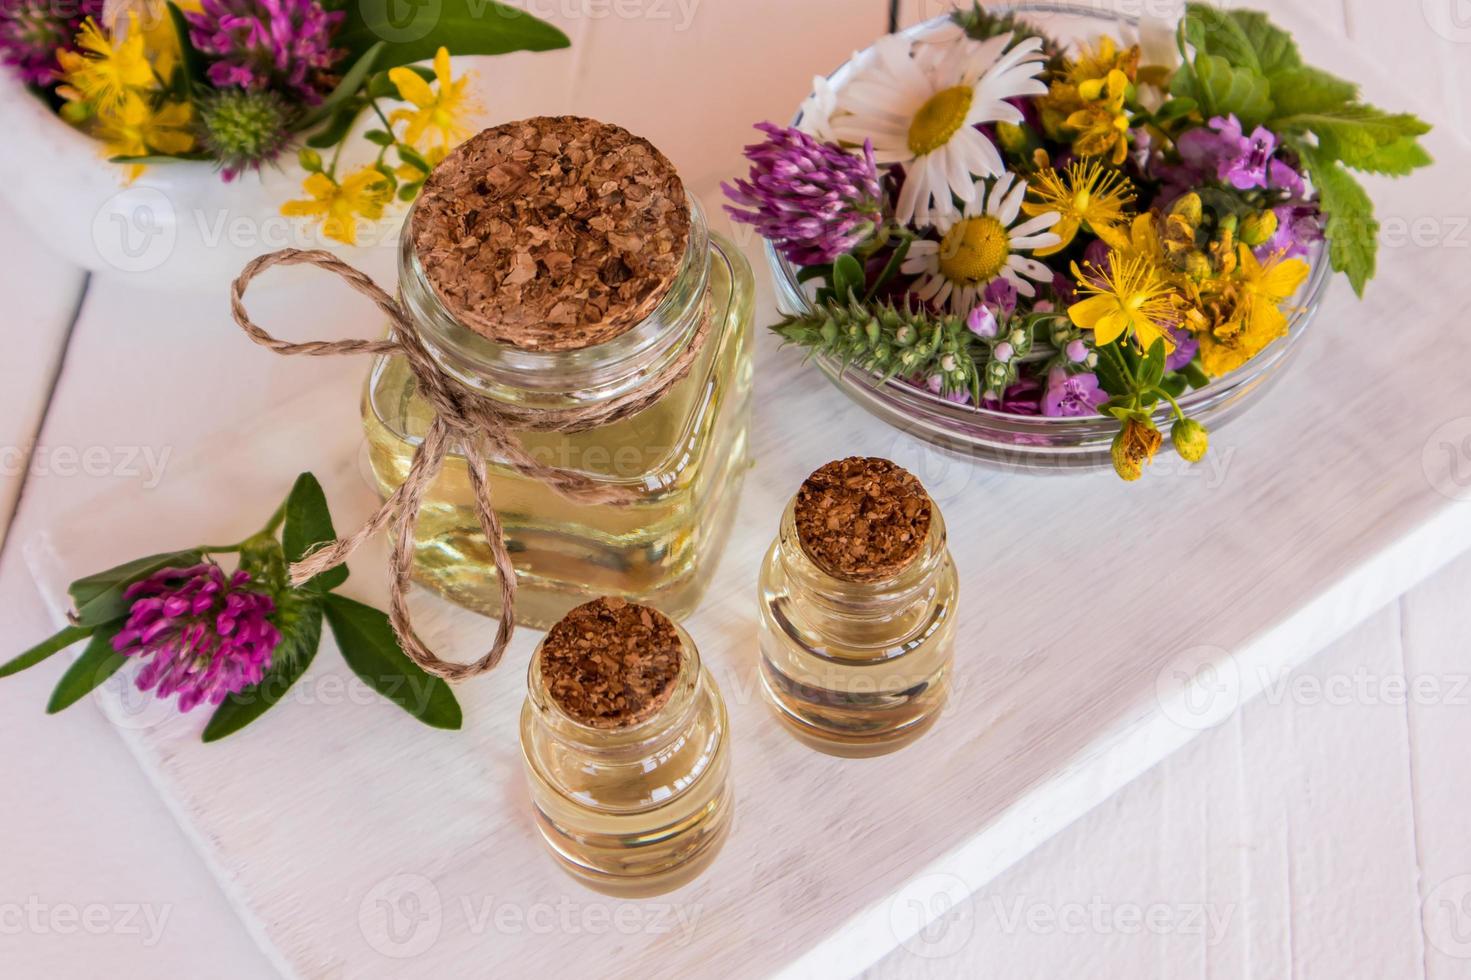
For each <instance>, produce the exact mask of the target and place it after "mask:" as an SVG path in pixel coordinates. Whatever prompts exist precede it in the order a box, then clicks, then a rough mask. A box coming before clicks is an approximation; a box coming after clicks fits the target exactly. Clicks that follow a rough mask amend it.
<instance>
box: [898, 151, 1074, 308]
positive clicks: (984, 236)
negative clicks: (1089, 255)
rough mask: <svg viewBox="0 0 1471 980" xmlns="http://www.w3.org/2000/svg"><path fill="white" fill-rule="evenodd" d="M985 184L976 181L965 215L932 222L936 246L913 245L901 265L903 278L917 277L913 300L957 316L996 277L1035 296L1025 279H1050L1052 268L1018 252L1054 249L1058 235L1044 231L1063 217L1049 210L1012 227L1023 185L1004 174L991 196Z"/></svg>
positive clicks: (924, 242) (1024, 189) (921, 242)
mask: <svg viewBox="0 0 1471 980" xmlns="http://www.w3.org/2000/svg"><path fill="white" fill-rule="evenodd" d="M986 183H987V182H986V181H984V180H978V181H976V182H975V183H974V185H973V186H972V188H971V195H970V197H971V203H969V204H967V205H966V208H965V213H964V214H962V215H960V216H958V217H954V218H945V219H942V220H941V221H940V222H939V223H937V224H936V226H935V228H936V230H937V231H939V232H940V234H941V236H942V237H941V239H940V240H939V241H938V242H936V241H930V240H924V239H921V240H919V241H916V242H914V243H912V244H911V245H910V246H909V254H908V255H906V256H905V258H904V264H903V266H902V267H901V271H902V272H904V273H905V274H906V275H911V276H919V277H920V279H919V281H918V282H917V283H915V285H914V289H913V290H912V292H913V293H914V295H915V296H918V297H919V298H920V299H922V300H925V301H926V302H933V303H935V304H936V305H944V304H946V303H948V304H949V305H950V309H951V311H953V312H955V313H957V314H959V315H961V316H964V315H966V314H967V313H969V312H970V311H971V309H972V307H974V306H975V305H976V303H977V302H978V301H979V300H980V298H981V296H982V294H983V293H985V291H986V286H987V285H989V284H990V283H991V282H992V281H993V280H995V279H997V278H1004V279H1006V280H1007V281H1009V282H1010V283H1011V284H1012V285H1013V286H1015V287H1016V291H1017V292H1018V293H1020V294H1021V295H1023V296H1035V295H1037V289H1036V287H1035V286H1033V285H1032V284H1031V283H1030V282H1028V281H1027V280H1028V279H1035V280H1036V281H1038V282H1051V281H1052V270H1051V269H1049V268H1048V267H1047V266H1046V265H1044V264H1043V263H1041V262H1038V261H1037V260H1036V259H1033V258H1028V257H1026V256H1024V255H1022V254H1021V253H1022V252H1030V251H1032V250H1033V249H1038V248H1047V247H1048V246H1049V245H1056V244H1057V243H1058V237H1057V235H1056V234H1054V233H1053V232H1050V231H1047V229H1048V228H1051V227H1052V226H1053V225H1055V224H1057V221H1058V219H1059V218H1060V217H1061V215H1059V214H1058V213H1057V212H1056V211H1049V212H1047V213H1046V214H1042V215H1038V216H1037V217H1035V218H1032V219H1030V220H1028V221H1024V222H1022V223H1021V224H1019V225H1016V226H1015V227H1013V222H1015V221H1016V219H1017V215H1018V214H1020V213H1021V207H1022V198H1023V197H1025V196H1026V193H1027V182H1026V181H1025V180H1017V178H1016V176H1015V175H1014V174H1011V173H1003V174H1002V175H1001V176H1000V177H999V178H998V179H996V180H995V181H992V182H991V189H990V193H989V194H987V193H986Z"/></svg>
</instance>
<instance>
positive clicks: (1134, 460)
mask: <svg viewBox="0 0 1471 980" xmlns="http://www.w3.org/2000/svg"><path fill="white" fill-rule="evenodd" d="M1164 441H1165V437H1164V436H1163V435H1162V434H1161V433H1160V431H1159V429H1157V428H1155V426H1154V422H1152V421H1151V420H1150V419H1149V417H1148V416H1147V415H1146V416H1136V415H1130V416H1128V417H1127V418H1125V419H1124V425H1123V428H1121V429H1119V434H1118V435H1116V436H1114V437H1113V445H1112V446H1111V447H1110V456H1112V458H1113V469H1114V472H1115V473H1117V474H1118V475H1119V476H1120V477H1122V478H1123V479H1125V480H1129V481H1133V480H1137V479H1139V478H1140V477H1141V476H1143V475H1144V467H1145V466H1147V465H1149V464H1150V463H1151V462H1153V461H1154V454H1155V453H1157V452H1159V447H1160V444H1161V443H1163V442H1164Z"/></svg>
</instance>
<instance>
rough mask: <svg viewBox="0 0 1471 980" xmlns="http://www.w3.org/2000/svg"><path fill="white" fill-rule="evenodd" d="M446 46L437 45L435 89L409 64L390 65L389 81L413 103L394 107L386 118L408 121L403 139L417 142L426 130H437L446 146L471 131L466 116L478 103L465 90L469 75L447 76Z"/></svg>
mask: <svg viewBox="0 0 1471 980" xmlns="http://www.w3.org/2000/svg"><path fill="white" fill-rule="evenodd" d="M449 69H450V64H449V49H448V48H440V49H439V51H438V52H437V53H436V54H435V55H434V80H435V84H436V85H437V86H438V91H436V90H435V89H434V88H431V87H430V85H429V83H428V82H426V81H424V79H422V78H420V77H419V75H418V73H416V72H415V71H413V70H412V69H409V68H391V69H389V71H388V78H389V81H391V82H393V84H394V86H395V87H396V88H397V89H398V94H399V97H400V98H402V99H403V100H404V101H405V102H408V103H410V104H412V105H413V106H414V108H412V109H395V110H394V111H393V114H392V115H391V116H389V117H388V118H389V122H391V123H393V124H395V125H396V124H398V123H400V122H403V121H407V122H408V124H409V125H408V128H407V129H406V130H404V142H406V143H410V144H413V145H415V146H418V145H419V140H420V139H421V138H422V137H423V136H424V134H425V132H426V131H430V130H432V131H433V132H434V133H436V134H438V136H439V142H440V145H442V146H443V147H445V148H446V149H447V148H449V147H450V146H453V145H454V144H455V143H458V142H459V141H460V140H462V139H464V138H465V137H466V136H469V135H470V129H469V127H468V126H466V125H465V117H467V116H469V115H470V114H472V113H473V112H475V111H476V110H477V108H478V106H477V105H476V104H475V100H474V98H473V97H472V96H470V95H469V94H468V93H467V92H466V91H465V90H466V88H468V87H469V84H470V76H469V75H462V76H460V78H458V79H454V78H451V77H450V70H449Z"/></svg>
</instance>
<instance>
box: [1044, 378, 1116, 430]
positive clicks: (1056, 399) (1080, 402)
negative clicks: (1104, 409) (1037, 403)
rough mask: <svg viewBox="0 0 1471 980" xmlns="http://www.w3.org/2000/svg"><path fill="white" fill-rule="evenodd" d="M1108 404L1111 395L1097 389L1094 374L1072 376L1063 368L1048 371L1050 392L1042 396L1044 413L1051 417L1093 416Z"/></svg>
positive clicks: (1048, 388) (1045, 392)
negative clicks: (1101, 406) (1105, 403)
mask: <svg viewBox="0 0 1471 980" xmlns="http://www.w3.org/2000/svg"><path fill="white" fill-rule="evenodd" d="M1106 401H1108V392H1106V391H1104V390H1103V389H1102V388H1100V387H1099V386H1098V377H1097V376H1096V375H1094V374H1093V373H1092V372H1084V373H1082V374H1069V373H1068V372H1067V371H1066V370H1065V369H1063V368H1060V367H1058V368H1053V369H1052V370H1051V371H1048V372H1047V390H1046V391H1044V392H1043V393H1042V414H1043V415H1047V416H1050V417H1052V418H1071V417H1076V416H1080V415H1094V414H1096V413H1097V411H1098V406H1099V405H1102V404H1103V403H1104V402H1106Z"/></svg>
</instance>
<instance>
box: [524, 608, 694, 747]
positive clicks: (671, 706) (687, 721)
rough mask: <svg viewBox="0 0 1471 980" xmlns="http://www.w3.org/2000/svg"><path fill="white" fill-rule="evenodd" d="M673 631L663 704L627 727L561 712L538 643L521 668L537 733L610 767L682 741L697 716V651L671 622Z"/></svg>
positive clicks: (681, 630)
mask: <svg viewBox="0 0 1471 980" xmlns="http://www.w3.org/2000/svg"><path fill="white" fill-rule="evenodd" d="M674 629H675V632H676V633H678V634H679V642H680V649H681V656H680V660H679V672H678V673H677V674H675V676H674V688H673V690H672V691H671V692H670V694H669V699H668V700H667V701H665V702H664V704H663V706H661V707H660V708H659V710H658V711H656V712H655V713H654V714H653V715H651V716H649V717H648V718H645V719H644V720H643V721H641V722H639V723H638V724H636V725H630V726H628V727H627V728H595V727H593V726H592V725H587V724H584V723H583V722H581V721H578V720H577V719H576V718H574V717H572V716H571V715H569V714H568V713H567V712H566V711H565V710H563V708H562V706H561V705H559V704H558V703H557V701H556V699H555V698H553V697H552V694H551V690H550V689H549V688H548V687H547V683H546V678H544V677H543V676H542V672H541V656H542V644H537V647H536V652H535V653H533V654H532V655H531V665H530V667H529V668H528V669H527V677H526V690H527V700H528V702H529V703H530V705H531V707H532V710H533V711H534V712H535V717H536V719H537V720H538V722H539V723H540V724H541V726H542V728H543V731H544V732H546V733H547V734H548V735H549V736H550V737H551V738H552V739H553V740H554V741H556V742H557V743H559V744H560V745H562V746H563V747H564V748H566V749H568V750H570V751H574V752H578V753H580V754H583V755H586V756H590V757H596V758H597V759H598V760H599V761H601V762H603V763H613V764H616V763H620V762H636V761H638V760H640V759H647V758H649V757H650V756H654V755H658V754H660V753H661V752H663V751H664V750H665V749H667V748H668V747H669V746H670V745H672V744H673V743H675V742H677V741H679V740H680V739H682V738H684V737H685V736H686V734H687V733H688V732H689V730H690V728H691V727H692V726H693V725H694V723H695V720H696V717H697V715H698V703H699V698H698V688H699V683H700V652H699V651H698V650H697V649H696V648H695V644H694V641H693V640H692V639H690V635H689V634H688V633H686V632H685V631H684V628H683V627H682V626H680V625H679V624H678V623H676V624H674ZM543 642H545V641H543Z"/></svg>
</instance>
